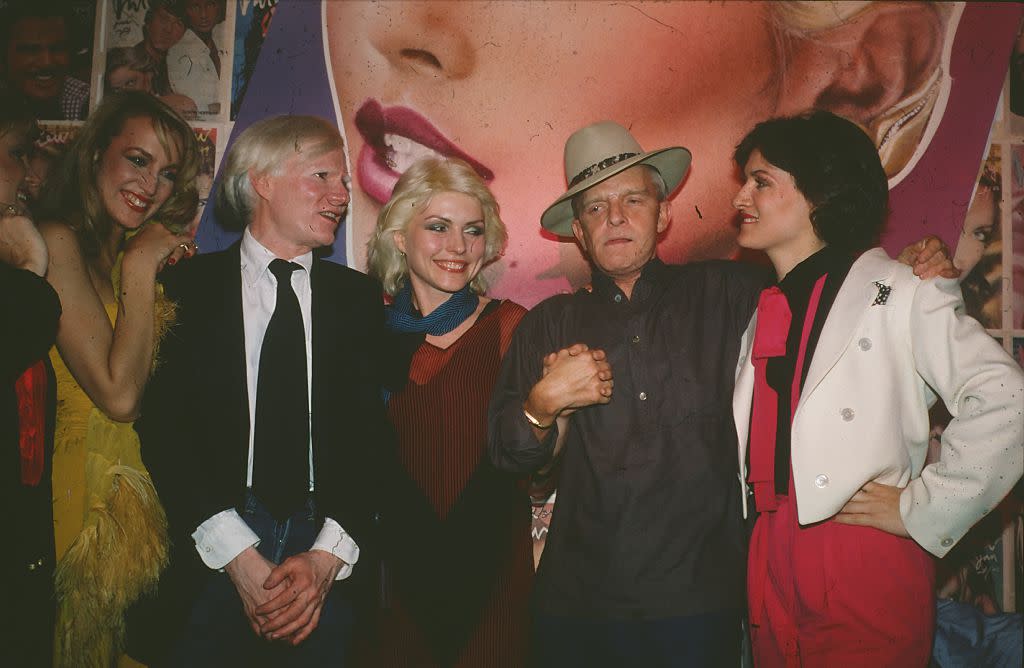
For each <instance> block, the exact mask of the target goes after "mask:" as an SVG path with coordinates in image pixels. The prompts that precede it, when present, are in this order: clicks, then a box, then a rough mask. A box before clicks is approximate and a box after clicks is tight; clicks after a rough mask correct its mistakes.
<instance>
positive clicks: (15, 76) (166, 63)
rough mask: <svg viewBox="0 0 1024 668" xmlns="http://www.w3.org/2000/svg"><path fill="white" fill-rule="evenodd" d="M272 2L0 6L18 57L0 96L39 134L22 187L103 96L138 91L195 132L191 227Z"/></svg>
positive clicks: (121, 0)
mask: <svg viewBox="0 0 1024 668" xmlns="http://www.w3.org/2000/svg"><path fill="white" fill-rule="evenodd" d="M277 4H278V0H54V1H53V2H49V1H47V2H40V1H39V0H35V1H34V2H33V1H29V0H0V17H2V20H3V22H4V23H5V28H6V29H5V30H3V31H0V39H2V40H3V43H2V44H0V48H2V49H3V53H5V54H21V53H24V54H26V55H25V56H24V57H12V58H10V59H9V60H10V61H11V62H10V63H8V64H7V66H6V67H5V68H4V69H3V71H2V72H0V92H2V91H4V90H11V91H13V92H16V93H20V94H22V95H24V96H25V97H26V98H27V99H28V100H29V101H30V103H31V104H32V106H33V108H34V110H35V113H36V117H37V118H38V119H39V121H40V127H41V129H42V133H41V135H40V138H39V139H38V141H37V146H39V148H40V149H41V150H40V151H38V152H37V154H36V155H35V156H34V157H33V165H32V170H31V174H30V176H29V187H30V188H32V187H33V185H32V184H33V183H41V181H42V179H43V178H44V177H45V174H46V170H47V169H48V167H49V165H50V164H52V163H53V161H54V160H55V159H56V158H57V157H58V156H59V155H60V154H61V153H62V152H63V151H64V150H65V149H66V148H67V147H68V145H69V144H70V142H71V140H72V139H73V138H74V136H75V133H76V132H77V129H78V128H79V127H81V125H82V122H83V121H84V120H85V118H86V117H87V116H88V114H89V112H91V111H92V110H93V109H95V108H96V106H97V105H98V104H99V103H100V101H101V100H102V99H103V96H104V95H106V94H108V93H109V92H111V91H118V90H143V91H146V92H148V93H150V94H152V95H154V96H156V97H158V98H160V99H161V100H162V101H164V102H165V103H167V104H168V105H169V106H170V107H172V108H173V109H175V110H176V111H177V112H178V113H179V114H181V115H182V116H183V117H184V118H185V119H186V120H188V121H189V124H190V125H191V126H192V127H193V128H194V130H195V133H196V139H197V140H198V141H199V146H200V155H201V165H200V173H199V177H198V183H197V186H198V189H199V198H200V209H199V213H198V214H197V219H196V220H197V221H198V217H199V216H201V215H202V210H203V207H204V206H205V204H206V200H207V198H208V196H209V193H210V187H211V185H212V183H213V177H214V174H215V173H216V170H217V168H218V166H219V163H220V157H221V154H222V152H223V150H224V142H226V141H227V138H228V137H229V136H230V134H231V126H232V124H233V122H234V119H235V117H236V116H237V114H238V109H239V108H240V106H241V103H242V100H243V99H244V96H245V91H246V87H247V84H248V81H249V78H250V77H251V76H252V72H253V70H254V69H255V66H256V60H257V58H258V56H259V51H260V48H261V47H262V45H263V41H264V39H265V37H266V35H267V31H268V30H269V27H270V20H271V18H272V17H273V14H274V10H275V8H276V6H277ZM40 7H42V9H40ZM33 53H34V54H37V55H35V56H33V55H31V54H33ZM38 54H42V55H45V56H46V57H45V58H42V57H41V55H38ZM219 142H220V143H219ZM35 187H36V188H38V185H36V186H35Z"/></svg>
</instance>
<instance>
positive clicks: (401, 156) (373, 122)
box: [355, 100, 494, 204]
mask: <svg viewBox="0 0 1024 668" xmlns="http://www.w3.org/2000/svg"><path fill="white" fill-rule="evenodd" d="M355 120H356V128H357V129H358V130H359V134H361V135H362V136H363V142H364V143H363V148H362V150H361V151H360V152H359V159H358V163H357V165H356V173H357V174H358V177H359V185H360V186H361V187H362V189H363V192H365V193H366V194H367V195H369V196H370V197H372V198H373V199H375V200H376V201H377V202H379V203H381V204H384V203H385V202H387V201H388V199H389V198H390V197H391V191H392V190H393V189H394V187H395V182H396V181H398V177H399V176H401V175H402V172H404V171H405V170H406V169H408V168H409V166H410V165H411V164H412V163H414V162H415V161H417V160H419V159H420V158H425V157H427V156H438V157H442V156H444V157H453V158H459V159H461V160H465V161H466V162H467V163H468V164H469V165H470V166H471V167H472V168H473V169H475V170H476V171H477V173H478V174H479V175H480V177H481V178H482V179H483V180H484V181H487V182H490V181H491V180H493V179H494V172H492V171H491V170H490V169H488V168H487V167H485V166H484V165H482V164H481V163H480V162H479V161H478V160H475V159H474V158H473V157H472V156H470V155H468V154H467V153H465V152H464V151H463V150H462V149H460V148H459V147H458V146H456V145H455V144H453V143H452V142H451V141H450V140H449V139H448V138H447V137H445V136H444V135H443V134H442V133H441V131H440V130H438V129H437V128H435V127H434V126H433V125H432V124H431V123H430V121H428V120H427V119H426V118H424V117H423V116H421V115H420V114H419V113H417V112H415V111H413V110H412V109H409V108H408V107H387V108H385V107H383V106H382V105H381V103H380V102H378V101H377V100H367V101H366V102H364V103H363V106H361V107H359V111H357V112H356V119H355Z"/></svg>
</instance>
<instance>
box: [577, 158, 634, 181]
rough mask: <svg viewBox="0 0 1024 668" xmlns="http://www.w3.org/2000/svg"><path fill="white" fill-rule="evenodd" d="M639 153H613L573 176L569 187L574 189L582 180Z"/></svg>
mask: <svg viewBox="0 0 1024 668" xmlns="http://www.w3.org/2000/svg"><path fill="white" fill-rule="evenodd" d="M638 155H640V154H639V153H620V154H618V155H613V156H611V157H609V158H605V159H604V160H602V161H601V162H595V163H594V164H593V165H591V166H590V167H587V168H586V169H584V170H583V171H582V172H580V173H579V174H577V175H576V176H574V177H572V181H569V188H570V189H572V188H573V187H575V186H576V184H578V183H580V182H581V181H584V180H586V179H589V178H590V177H591V176H593V175H594V174H596V173H598V172H600V171H601V170H603V169H608V168H609V167H611V166H612V165H614V164H615V163H617V162H622V161H623V160H628V159H629V158H632V157H635V156H638Z"/></svg>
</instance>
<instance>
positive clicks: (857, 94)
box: [780, 2, 946, 128]
mask: <svg viewBox="0 0 1024 668" xmlns="http://www.w3.org/2000/svg"><path fill="white" fill-rule="evenodd" d="M945 24H946V21H945V19H944V18H943V14H942V13H940V12H939V11H938V10H937V9H936V8H935V7H934V6H933V3H929V2H907V3H902V2H901V3H873V5H872V6H871V7H870V8H869V9H867V10H866V11H864V12H862V13H860V14H858V15H856V16H853V17H851V18H850V19H848V20H847V21H845V22H844V23H842V24H841V25H838V26H836V27H834V28H829V29H826V30H821V31H816V32H813V33H810V34H807V35H804V36H800V37H795V38H794V40H793V42H792V44H791V45H790V54H789V62H788V66H787V68H786V75H785V84H784V87H783V91H782V96H781V99H780V108H784V109H783V111H782V113H783V114H784V115H789V114H795V113H800V112H802V111H806V110H807V109H810V108H816V109H827V110H829V111H832V112H833V113H836V114H838V115H840V116H843V117H845V118H848V119H850V120H853V121H856V122H858V123H860V124H861V125H862V126H864V127H865V128H870V127H872V126H875V125H877V122H878V120H879V119H880V118H881V117H883V116H884V115H885V114H886V112H889V111H890V110H893V109H894V108H899V107H900V106H901V104H900V103H901V102H902V101H904V100H907V99H908V98H912V97H915V96H917V95H919V94H920V91H921V89H922V88H923V87H926V86H929V85H930V80H931V79H933V78H935V76H936V73H937V71H938V68H939V65H940V63H941V58H942V48H943V42H944V39H945V27H946V25H945Z"/></svg>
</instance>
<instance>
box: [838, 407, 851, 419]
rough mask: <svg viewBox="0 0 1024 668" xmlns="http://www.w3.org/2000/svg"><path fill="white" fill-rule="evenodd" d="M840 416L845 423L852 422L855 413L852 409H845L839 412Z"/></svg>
mask: <svg viewBox="0 0 1024 668" xmlns="http://www.w3.org/2000/svg"><path fill="white" fill-rule="evenodd" d="M839 415H841V416H842V418H843V422H850V421H851V420H853V416H854V412H853V409H852V408H844V409H843V410H841V411H839Z"/></svg>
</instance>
